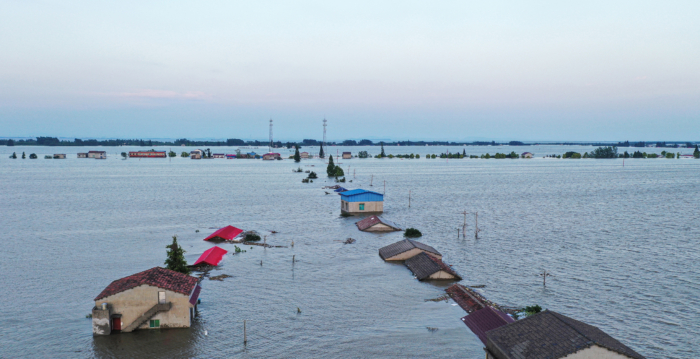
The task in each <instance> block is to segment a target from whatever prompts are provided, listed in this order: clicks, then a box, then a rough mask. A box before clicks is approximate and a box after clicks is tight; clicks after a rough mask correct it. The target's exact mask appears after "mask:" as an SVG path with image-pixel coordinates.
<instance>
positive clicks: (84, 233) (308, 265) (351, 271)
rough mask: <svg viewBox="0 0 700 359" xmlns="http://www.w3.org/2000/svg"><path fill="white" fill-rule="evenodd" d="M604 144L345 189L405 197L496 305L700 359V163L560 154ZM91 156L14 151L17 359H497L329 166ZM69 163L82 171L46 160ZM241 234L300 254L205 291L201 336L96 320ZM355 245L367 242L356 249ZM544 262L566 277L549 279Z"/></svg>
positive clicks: (419, 222) (231, 261)
mask: <svg viewBox="0 0 700 359" xmlns="http://www.w3.org/2000/svg"><path fill="white" fill-rule="evenodd" d="M90 149H99V148H90ZM338 149H339V150H341V151H342V148H338ZM361 149H363V148H359V147H354V148H351V149H350V150H352V151H353V152H355V151H358V150H361ZM366 149H369V152H370V153H372V154H376V153H378V151H379V149H378V148H377V147H370V148H366ZM462 149H463V148H461V147H452V148H450V151H451V152H454V151H460V152H461V151H462ZM590 149H591V147H586V148H583V147H562V146H540V147H512V148H510V147H502V148H496V147H467V148H466V151H467V153H468V154H479V155H480V154H482V153H486V152H490V153H491V154H493V153H495V152H497V151H499V152H510V151H512V150H516V151H517V152H522V151H530V152H534V153H535V155H536V156H537V157H539V158H535V159H531V160H523V159H520V160H508V159H505V160H495V159H491V160H468V159H463V160H449V161H448V160H444V159H442V160H441V159H425V158H424V155H425V154H426V153H440V152H444V150H445V148H444V147H391V148H390V147H387V153H411V152H414V153H421V154H422V155H423V156H422V157H423V158H421V159H414V160H400V159H391V160H390V159H381V160H380V159H351V160H342V164H341V165H342V167H343V168H344V169H345V171H346V174H347V175H348V179H352V180H353V182H352V183H346V184H345V185H344V186H345V187H347V188H365V189H372V190H374V191H378V192H384V191H386V197H385V204H384V208H385V213H384V216H385V217H386V218H388V219H390V220H393V221H395V222H397V223H399V224H400V225H403V226H410V227H415V228H418V229H420V230H421V231H422V232H423V237H422V239H421V240H422V241H423V242H425V243H427V244H430V245H432V246H434V247H435V248H437V249H438V250H439V251H441V252H442V253H443V254H444V259H445V261H446V262H447V263H450V264H452V265H453V266H454V268H455V269H456V270H457V271H458V272H459V273H460V274H461V275H462V276H463V277H464V278H465V279H464V280H463V281H462V283H464V284H467V285H485V286H486V287H485V288H483V289H482V292H483V294H484V295H485V296H486V297H487V298H489V299H491V300H493V301H495V302H497V303H500V304H504V305H509V306H525V305H533V304H539V305H541V306H542V307H544V308H549V309H551V310H555V311H558V312H561V313H563V314H565V315H568V316H571V317H573V318H575V319H578V320H581V321H584V322H586V323H589V324H592V325H596V326H598V327H600V328H601V329H602V330H604V331H605V332H607V333H609V334H610V335H612V336H613V337H615V338H617V339H619V340H620V341H622V342H623V343H625V344H627V345H628V346H630V347H632V348H633V349H635V350H636V351H638V352H640V353H641V354H643V355H645V356H647V357H649V358H697V357H700V346H699V345H698V344H700V339H699V338H700V320H699V319H700V314H699V313H700V304H698V301H697V298H698V297H700V274H699V270H700V261H699V260H700V258H699V257H700V256H699V249H698V248H699V242H700V241H699V238H700V230H699V228H698V223H699V221H698V220H699V219H700V212H699V211H698V203H699V201H700V177H699V176H698V174H699V173H700V160H685V159H678V160H677V159H674V160H670V159H636V160H633V159H627V160H626V161H625V163H624V167H623V161H622V160H617V159H616V160H557V159H543V158H541V156H542V155H544V154H553V153H556V154H561V153H563V152H565V151H569V150H574V151H590ZM87 150H88V149H86V148H79V147H53V148H49V147H24V148H22V147H14V148H13V147H2V148H0V152H2V153H1V154H0V199H1V201H0V205H1V206H2V211H1V213H2V215H1V216H0V228H2V231H0V241H1V243H2V248H3V250H2V251H0V263H1V264H2V269H3V275H2V277H1V278H2V279H0V281H1V282H0V284H1V285H2V288H3V290H2V291H0V303H2V305H1V306H0V318H1V320H2V325H0V357H3V358H4V357H39V358H56V357H71V358H74V357H75V358H81V357H97V358H109V357H132V358H146V357H149V358H150V357H161V358H178V357H183V358H184V357H199V358H218V357H251V358H258V357H295V358H299V357H441V358H451V357H459V358H483V355H484V354H483V350H482V345H481V343H480V342H479V340H478V339H477V338H476V336H474V335H473V334H472V333H471V332H470V331H469V330H468V328H467V327H466V326H465V325H464V324H463V323H462V322H461V321H460V317H462V316H464V315H465V313H464V312H463V311H462V310H461V309H460V308H459V307H458V306H455V305H454V303H453V302H452V301H449V302H437V303H436V302H430V301H428V302H426V301H425V300H426V299H431V298H436V297H438V296H440V295H443V294H444V292H443V290H444V288H445V286H446V284H439V283H438V284H436V283H422V282H418V281H417V280H415V279H414V278H413V276H412V275H411V273H410V272H409V271H408V269H406V268H405V267H404V266H402V265H397V264H387V263H384V262H383V261H382V260H381V259H380V258H379V256H378V255H377V249H379V248H380V247H382V246H385V245H387V244H390V243H392V242H394V241H397V240H400V239H401V238H402V235H401V233H400V232H398V233H390V234H372V233H363V232H359V231H358V230H357V228H356V227H355V225H354V223H355V222H356V221H357V220H358V218H357V217H351V218H342V217H340V216H339V214H340V203H339V198H338V196H337V195H335V194H326V193H325V191H324V190H323V189H321V187H322V186H324V185H333V184H334V183H333V182H332V180H330V179H326V177H325V176H323V175H322V174H324V173H325V164H324V162H323V160H319V159H311V160H305V161H302V163H301V164H300V166H301V167H302V168H303V169H305V170H314V171H316V172H317V173H318V174H319V177H320V178H319V180H316V181H314V183H308V184H303V183H301V179H302V178H303V177H305V176H306V175H305V174H302V173H293V172H292V169H293V168H297V167H298V165H297V164H295V163H294V162H293V161H291V160H284V161H260V160H225V159H216V160H199V161H196V160H190V159H186V158H180V157H176V158H173V159H141V160H139V159H128V160H121V159H120V158H119V156H118V155H117V153H119V152H122V151H128V150H133V148H125V147H121V148H107V149H106V150H107V151H108V152H109V154H108V155H109V158H108V159H107V160H95V159H77V158H76V156H75V153H76V152H83V151H87ZM165 150H167V148H166V149H165ZM181 150H186V151H189V148H187V149H184V148H183V149H179V148H178V149H177V152H178V153H179V152H181ZM623 150H624V149H623ZM646 150H647V151H648V152H649V150H654V151H656V152H660V149H646ZM12 151H15V152H18V153H19V154H21V152H22V151H26V152H27V155H29V153H34V152H35V153H37V154H38V155H39V159H36V160H30V159H25V160H22V159H16V160H12V159H8V158H7V157H8V155H9V154H10V153H11V152H12ZM673 151H674V152H676V151H677V150H673ZM214 152H227V153H232V152H233V149H223V150H222V149H216V150H215V151H214ZM257 152H259V153H260V152H263V149H259V150H258V151H257ZM329 152H336V148H333V147H331V149H330V151H329ZM680 152H681V153H682V154H683V153H686V152H690V151H688V150H680ZM52 153H68V159H65V160H45V159H43V156H44V155H45V154H52ZM283 154H284V155H288V154H289V153H288V151H287V150H284V153H283ZM333 154H335V153H333ZM314 166H315V167H314ZM370 181H371V182H372V184H373V186H372V187H370ZM384 181H386V189H384V183H385V182H384ZM409 191H411V206H410V208H409V206H408V204H409ZM464 210H466V211H468V212H476V211H478V212H479V227H480V228H481V229H482V231H481V233H480V236H479V237H480V238H479V239H474V237H473V235H472V233H473V230H474V221H473V217H472V216H469V217H468V232H469V235H468V236H467V238H466V239H465V238H458V237H457V229H458V228H461V226H462V224H463V220H464V217H463V215H462V214H461V213H460V212H462V211H464ZM229 224H230V225H234V226H237V227H240V228H243V229H246V230H251V229H252V230H257V231H259V232H261V233H262V234H265V235H267V236H268V237H267V242H268V243H270V244H273V245H284V246H289V245H290V244H291V243H292V241H293V242H294V247H293V248H292V247H289V248H271V249H263V248H261V247H254V248H250V247H245V248H244V249H245V250H247V252H245V253H241V254H237V255H227V256H226V257H225V259H224V262H223V264H222V265H221V267H220V268H219V269H217V270H215V271H213V272H212V275H217V274H228V275H231V276H232V277H231V278H227V279H225V280H224V281H222V282H219V281H211V280H208V279H206V280H205V281H204V282H203V291H202V295H201V298H202V303H201V305H200V306H199V317H198V318H197V319H196V320H195V321H194V323H193V326H192V328H191V329H170V330H151V331H136V332H134V333H129V334H116V335H111V336H108V337H98V338H93V337H92V332H91V322H90V319H86V318H85V315H86V314H88V313H90V311H91V309H92V306H93V305H94V302H93V298H94V297H95V296H97V294H98V293H100V291H101V290H102V289H103V288H104V287H105V286H107V285H108V284H109V283H110V282H111V281H112V280H115V279H118V278H121V277H124V276H127V275H130V274H133V273H136V272H139V271H142V270H145V269H148V268H152V267H154V266H159V265H163V261H164V260H165V251H166V249H165V246H166V245H167V244H169V243H170V241H171V237H172V236H173V235H177V236H178V238H179V242H180V244H181V245H182V246H183V247H184V249H185V250H186V251H187V253H186V257H187V260H188V261H190V262H193V261H194V260H195V259H196V258H197V257H198V256H199V254H201V253H202V252H203V251H204V250H206V249H207V248H210V247H211V244H209V243H206V242H203V241H202V239H203V238H204V237H205V236H206V235H208V234H209V233H211V232H213V231H214V230H215V229H216V228H220V227H223V226H225V225H229ZM272 230H274V231H278V232H279V233H277V234H269V232H268V231H272ZM197 231H199V233H197ZM349 237H352V238H355V239H356V240H357V242H356V243H354V244H348V245H345V244H343V243H341V242H340V241H342V240H345V239H347V238H349ZM221 246H222V247H223V248H225V249H227V250H229V251H231V252H233V249H234V247H233V245H232V244H221ZM292 256H296V259H297V262H296V263H294V264H292ZM261 262H262V265H261ZM543 269H546V270H547V271H549V272H551V273H552V274H553V275H554V277H552V278H550V279H549V280H548V281H547V286H546V287H543V285H542V280H541V278H540V277H538V276H537V274H538V273H539V272H541V271H542V270H543ZM297 308H299V309H300V310H301V313H297ZM243 320H247V331H248V333H247V334H248V343H247V345H244V344H243ZM428 327H432V328H437V331H430V330H428Z"/></svg>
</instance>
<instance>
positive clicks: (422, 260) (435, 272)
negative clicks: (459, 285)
mask: <svg viewBox="0 0 700 359" xmlns="http://www.w3.org/2000/svg"><path fill="white" fill-rule="evenodd" d="M403 264H405V265H406V267H408V269H410V270H411V272H413V275H415V276H416V278H417V279H418V280H426V279H445V280H461V279H462V277H460V276H459V275H458V274H457V272H455V271H454V270H453V269H452V268H450V266H448V265H447V264H445V263H443V262H442V259H440V258H437V257H435V256H432V255H430V254H428V253H418V254H416V255H415V256H413V257H411V258H409V259H407V260H406V261H405V262H403Z"/></svg>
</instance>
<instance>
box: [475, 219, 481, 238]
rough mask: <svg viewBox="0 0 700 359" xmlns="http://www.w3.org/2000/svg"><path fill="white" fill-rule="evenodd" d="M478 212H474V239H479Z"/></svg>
mask: <svg viewBox="0 0 700 359" xmlns="http://www.w3.org/2000/svg"><path fill="white" fill-rule="evenodd" d="M479 232H481V230H480V229H479V212H474V239H479Z"/></svg>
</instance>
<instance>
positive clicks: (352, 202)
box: [340, 189, 384, 214]
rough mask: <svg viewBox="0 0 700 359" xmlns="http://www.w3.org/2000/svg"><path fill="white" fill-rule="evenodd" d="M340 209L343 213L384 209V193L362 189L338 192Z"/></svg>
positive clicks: (375, 211)
mask: <svg viewBox="0 0 700 359" xmlns="http://www.w3.org/2000/svg"><path fill="white" fill-rule="evenodd" d="M340 210H341V211H342V212H344V213H348V214H353V213H373V212H374V213H378V212H383V211H384V195H383V194H381V193H377V192H372V191H368V190H364V189H354V190H351V191H345V192H342V193H340Z"/></svg>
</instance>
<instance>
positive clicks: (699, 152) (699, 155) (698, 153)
mask: <svg viewBox="0 0 700 359" xmlns="http://www.w3.org/2000/svg"><path fill="white" fill-rule="evenodd" d="M693 157H695V158H700V150H698V145H695V151H693Z"/></svg>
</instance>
